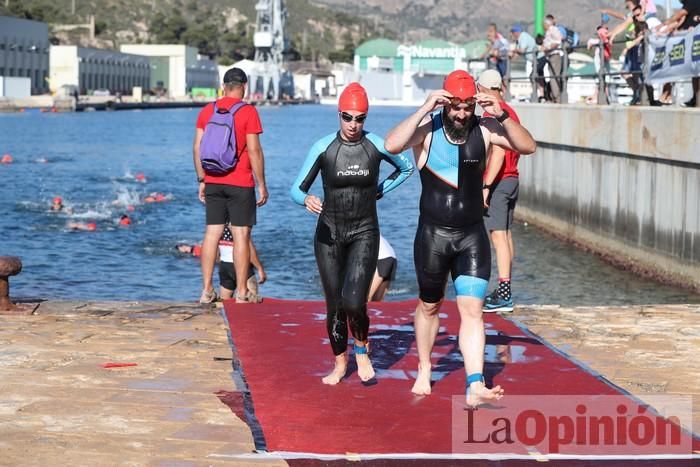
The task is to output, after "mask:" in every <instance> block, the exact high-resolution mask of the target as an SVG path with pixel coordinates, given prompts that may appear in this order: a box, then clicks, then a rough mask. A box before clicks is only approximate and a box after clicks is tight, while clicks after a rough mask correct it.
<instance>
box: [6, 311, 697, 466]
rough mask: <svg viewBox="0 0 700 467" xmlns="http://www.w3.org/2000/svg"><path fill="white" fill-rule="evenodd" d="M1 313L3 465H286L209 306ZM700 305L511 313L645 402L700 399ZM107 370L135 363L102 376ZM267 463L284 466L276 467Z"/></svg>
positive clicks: (222, 327) (221, 324)
mask: <svg viewBox="0 0 700 467" xmlns="http://www.w3.org/2000/svg"><path fill="white" fill-rule="evenodd" d="M26 309H27V310H33V311H31V312H28V313H27V314H24V315H20V314H7V315H0V452H2V455H1V456H0V465H36V466H45V465H188V466H189V465H224V464H225V465H285V463H284V462H281V461H273V459H270V458H269V457H266V458H261V459H260V460H257V461H256V460H255V459H250V458H246V459H245V460H232V459H235V457H236V456H239V455H241V454H247V453H251V452H253V451H254V444H253V438H252V436H251V432H250V430H249V429H248V427H247V425H246V424H245V423H244V422H243V420H242V419H241V418H240V416H239V415H237V414H236V413H234V411H233V407H232V406H233V405H235V404H231V403H229V402H227V401H235V400H237V399H238V397H237V395H240V394H239V393H237V390H236V388H235V385H234V383H233V379H232V362H231V358H235V355H233V354H232V350H231V348H230V346H229V343H228V332H227V328H226V325H225V323H224V321H223V319H222V317H221V316H220V315H219V312H218V310H217V309H215V308H204V307H200V306H198V305H192V304H175V303H143V302H104V303H100V302H90V303H87V302H52V301H48V302H43V303H40V304H38V306H29V307H27V308H26ZM699 316H700V306H698V305H694V306H691V305H669V306H643V307H640V306H634V307H587V308H563V307H557V306H542V307H537V306H529V307H516V311H515V312H514V313H513V314H512V315H508V316H507V317H509V318H510V319H513V320H514V321H516V322H518V323H519V324H520V325H522V326H524V327H526V328H528V329H529V330H530V331H531V332H533V333H535V334H536V335H538V336H540V337H542V338H543V339H545V340H546V341H547V342H548V343H550V344H551V345H553V346H554V347H555V348H557V349H558V350H560V351H562V352H564V353H566V354H567V355H569V356H571V357H573V358H574V359H576V360H578V361H580V362H582V363H583V364H585V365H587V366H588V367H589V368H591V369H592V370H594V371H595V372H598V373H600V374H601V375H602V376H604V377H605V378H607V379H609V380H610V381H612V382H613V383H614V384H616V385H618V386H619V387H621V388H622V389H624V390H626V391H629V392H630V393H632V394H634V395H635V396H637V397H639V398H640V399H641V400H644V398H645V396H648V395H659V394H684V395H685V394H689V395H692V396H694V401H693V404H694V415H693V422H694V426H695V427H696V429H695V430H694V431H695V432H696V433H697V432H698V430H697V427H700V360H698V359H697V358H696V357H697V355H696V354H697V351H698V349H700V327H699V326H698V325H697V319H698V317H699ZM107 362H118V363H136V364H137V366H130V367H123V368H113V369H106V368H103V367H102V366H101V365H102V364H104V363H107ZM272 462H277V463H276V464H275V463H272Z"/></svg>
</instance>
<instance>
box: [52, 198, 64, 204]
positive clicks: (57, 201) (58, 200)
mask: <svg viewBox="0 0 700 467" xmlns="http://www.w3.org/2000/svg"><path fill="white" fill-rule="evenodd" d="M61 203H63V200H62V199H61V197H60V196H56V197H55V198H54V199H53V204H61Z"/></svg>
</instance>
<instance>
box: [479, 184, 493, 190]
mask: <svg viewBox="0 0 700 467" xmlns="http://www.w3.org/2000/svg"><path fill="white" fill-rule="evenodd" d="M492 186H493V185H487V184H486V183H484V185H483V186H482V187H481V188H482V189H484V190H485V189H488V190H489V191H491V187H492Z"/></svg>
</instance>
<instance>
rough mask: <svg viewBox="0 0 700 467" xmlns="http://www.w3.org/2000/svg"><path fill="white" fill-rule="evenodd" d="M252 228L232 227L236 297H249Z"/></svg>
mask: <svg viewBox="0 0 700 467" xmlns="http://www.w3.org/2000/svg"><path fill="white" fill-rule="evenodd" d="M250 230H251V229H250V227H239V226H233V225H232V226H231V233H232V234H233V265H234V267H235V269H236V297H240V298H242V299H243V301H245V297H247V296H248V273H249V272H250Z"/></svg>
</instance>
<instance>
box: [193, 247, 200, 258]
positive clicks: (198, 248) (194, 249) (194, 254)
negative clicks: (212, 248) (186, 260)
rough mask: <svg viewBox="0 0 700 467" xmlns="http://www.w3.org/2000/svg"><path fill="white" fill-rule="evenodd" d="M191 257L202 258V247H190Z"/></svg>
mask: <svg viewBox="0 0 700 467" xmlns="http://www.w3.org/2000/svg"><path fill="white" fill-rule="evenodd" d="M192 256H197V257H199V256H202V247H201V246H199V245H192Z"/></svg>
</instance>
